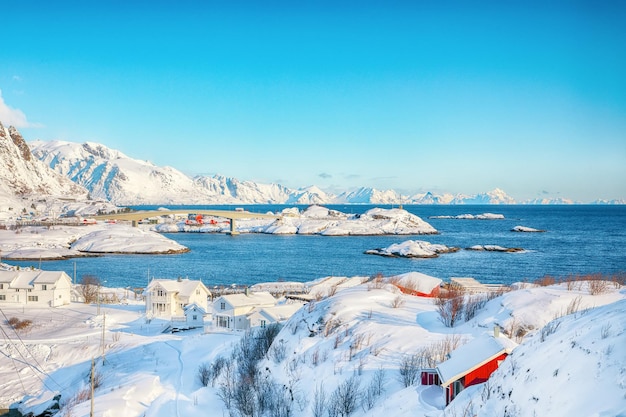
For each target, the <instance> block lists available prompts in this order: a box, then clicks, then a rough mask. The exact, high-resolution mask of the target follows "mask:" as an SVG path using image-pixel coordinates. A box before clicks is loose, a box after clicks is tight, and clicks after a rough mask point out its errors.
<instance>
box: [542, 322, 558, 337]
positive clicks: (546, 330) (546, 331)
mask: <svg viewBox="0 0 626 417" xmlns="http://www.w3.org/2000/svg"><path fill="white" fill-rule="evenodd" d="M560 325H561V321H560V320H552V321H551V322H549V323H547V324H546V325H545V326H543V328H542V329H541V336H540V340H541V341H542V342H545V340H546V338H547V337H548V336H550V335H551V334H553V333H554V332H556V330H557V329H558V328H559V326H560Z"/></svg>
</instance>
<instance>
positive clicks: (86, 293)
mask: <svg viewBox="0 0 626 417" xmlns="http://www.w3.org/2000/svg"><path fill="white" fill-rule="evenodd" d="M78 293H79V294H80V295H81V296H82V297H83V300H84V302H85V304H91V303H97V302H98V296H99V293H100V279H98V278H97V277H95V276H93V275H85V276H83V278H82V279H81V283H80V286H79V287H78Z"/></svg>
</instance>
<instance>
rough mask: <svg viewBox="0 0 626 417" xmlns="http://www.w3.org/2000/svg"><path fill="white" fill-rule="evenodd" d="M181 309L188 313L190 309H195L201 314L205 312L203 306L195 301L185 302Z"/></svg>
mask: <svg viewBox="0 0 626 417" xmlns="http://www.w3.org/2000/svg"><path fill="white" fill-rule="evenodd" d="M183 311H184V312H185V313H188V312H190V311H197V312H198V313H200V314H202V315H205V314H206V310H205V309H204V308H202V307H200V306H199V305H198V304H196V303H191V304H187V305H186V306H185V307H183Z"/></svg>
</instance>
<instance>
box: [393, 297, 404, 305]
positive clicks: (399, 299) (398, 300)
mask: <svg viewBox="0 0 626 417" xmlns="http://www.w3.org/2000/svg"><path fill="white" fill-rule="evenodd" d="M402 306H404V298H403V297H402V296H401V295H398V296H397V297H396V298H394V299H393V300H392V301H391V307H393V308H400V307H402Z"/></svg>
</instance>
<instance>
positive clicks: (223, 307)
mask: <svg viewBox="0 0 626 417" xmlns="http://www.w3.org/2000/svg"><path fill="white" fill-rule="evenodd" d="M220 309H222V310H226V303H224V302H222V303H220Z"/></svg>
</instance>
